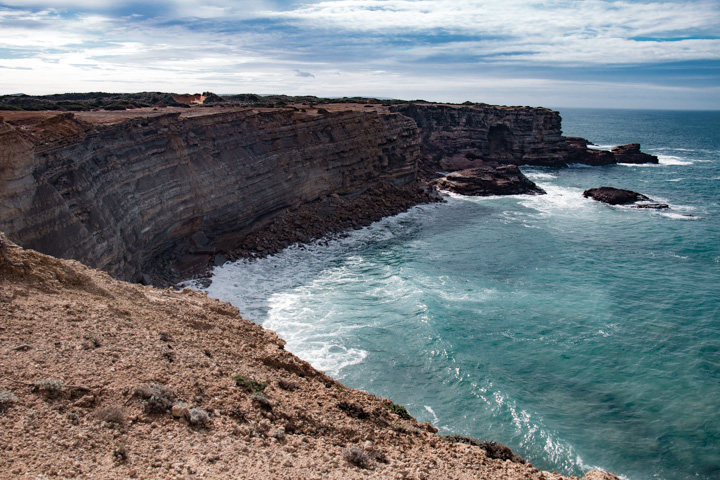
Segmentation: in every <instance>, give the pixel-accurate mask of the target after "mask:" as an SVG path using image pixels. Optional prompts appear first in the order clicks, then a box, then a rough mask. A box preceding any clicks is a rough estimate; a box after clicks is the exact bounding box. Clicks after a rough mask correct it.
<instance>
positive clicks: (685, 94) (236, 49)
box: [0, 0, 720, 110]
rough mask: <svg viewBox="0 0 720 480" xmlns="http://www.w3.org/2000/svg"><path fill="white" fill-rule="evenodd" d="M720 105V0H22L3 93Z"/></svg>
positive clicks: (5, 46) (9, 12) (10, 17)
mask: <svg viewBox="0 0 720 480" xmlns="http://www.w3.org/2000/svg"><path fill="white" fill-rule="evenodd" d="M145 90H159V91H173V92H179V93H198V92H201V91H212V92H215V93H221V94H222V93H249V92H252V93H261V94H266V93H285V94H288V95H318V96H355V95H359V96H374V97H392V98H402V99H417V98H422V99H425V100H430V101H448V102H463V101H465V100H471V101H476V102H486V103H491V104H504V105H533V106H537V105H542V106H549V107H554V108H561V107H608V108H672V109H717V110H720V0H712V1H708V0H683V1H680V0H667V1H632V0H624V1H615V0H554V1H546V2H538V1H534V2H533V1H520V0H325V1H312V0H306V1H293V0H245V1H241V2H239V1H230V0H204V1H202V0H199V1H197V0H161V1H157V2H147V1H145V2H139V1H123V0H115V1H111V0H96V1H91V0H71V1H65V2H63V1H54V2H53V1H48V0H10V1H5V2H4V3H0V93H18V92H23V93H28V94H46V93H60V92H71V91H80V92H86V91H112V92H137V91H145Z"/></svg>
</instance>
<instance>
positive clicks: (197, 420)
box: [187, 407, 210, 427]
mask: <svg viewBox="0 0 720 480" xmlns="http://www.w3.org/2000/svg"><path fill="white" fill-rule="evenodd" d="M187 421H188V423H189V424H190V425H194V426H196V427H204V426H206V425H207V423H208V422H209V421H210V417H209V416H208V414H207V412H206V411H205V410H203V409H202V408H200V407H193V408H191V409H190V411H189V412H188V414H187Z"/></svg>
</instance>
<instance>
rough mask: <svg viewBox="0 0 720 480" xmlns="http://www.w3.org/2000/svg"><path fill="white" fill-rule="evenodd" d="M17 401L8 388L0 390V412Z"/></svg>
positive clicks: (3, 411)
mask: <svg viewBox="0 0 720 480" xmlns="http://www.w3.org/2000/svg"><path fill="white" fill-rule="evenodd" d="M17 401H18V399H17V397H16V396H15V395H14V394H13V393H12V392H11V391H10V390H6V389H4V388H3V389H2V390H0V414H2V413H5V411H6V410H7V409H8V408H10V407H12V406H13V404H14V403H15V402H17Z"/></svg>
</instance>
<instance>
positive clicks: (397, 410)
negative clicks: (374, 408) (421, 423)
mask: <svg viewBox="0 0 720 480" xmlns="http://www.w3.org/2000/svg"><path fill="white" fill-rule="evenodd" d="M383 406H384V407H385V408H387V409H388V410H390V411H391V412H393V413H394V414H395V415H397V416H398V417H400V418H402V419H405V420H410V419H412V417H411V416H410V414H409V413H408V411H407V409H406V408H405V407H403V406H402V405H396V404H394V403H392V402H389V403H386V404H385V405H383Z"/></svg>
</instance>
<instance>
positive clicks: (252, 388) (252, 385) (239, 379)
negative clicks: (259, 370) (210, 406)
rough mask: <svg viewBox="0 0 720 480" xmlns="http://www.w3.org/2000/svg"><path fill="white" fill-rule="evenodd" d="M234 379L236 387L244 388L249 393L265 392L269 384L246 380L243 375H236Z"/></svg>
mask: <svg viewBox="0 0 720 480" xmlns="http://www.w3.org/2000/svg"><path fill="white" fill-rule="evenodd" d="M232 379H233V380H235V385H237V386H238V387H240V388H242V389H243V390H245V391H246V392H248V393H260V392H263V391H264V390H265V388H266V387H267V386H268V384H267V383H264V382H258V381H257V380H253V379H251V378H245V377H243V376H242V375H235V376H234V377H232Z"/></svg>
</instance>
